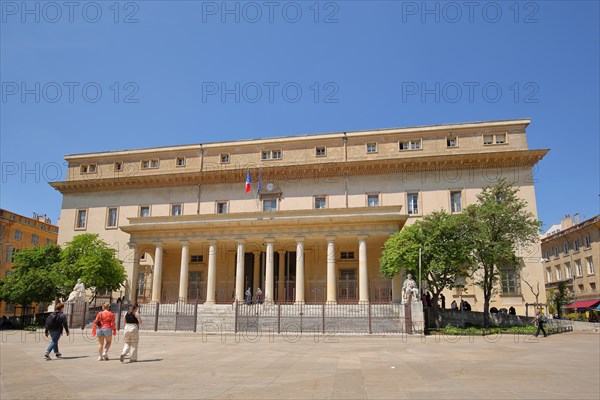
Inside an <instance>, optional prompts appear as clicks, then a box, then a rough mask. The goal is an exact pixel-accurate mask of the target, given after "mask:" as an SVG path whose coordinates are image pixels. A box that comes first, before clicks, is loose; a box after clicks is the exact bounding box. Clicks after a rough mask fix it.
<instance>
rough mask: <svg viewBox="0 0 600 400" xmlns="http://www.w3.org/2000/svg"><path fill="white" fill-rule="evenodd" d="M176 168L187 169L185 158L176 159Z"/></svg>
mask: <svg viewBox="0 0 600 400" xmlns="http://www.w3.org/2000/svg"><path fill="white" fill-rule="evenodd" d="M175 166H177V167H185V157H177V158H176V159H175Z"/></svg>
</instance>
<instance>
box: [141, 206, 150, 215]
mask: <svg viewBox="0 0 600 400" xmlns="http://www.w3.org/2000/svg"><path fill="white" fill-rule="evenodd" d="M149 216H150V206H140V217H149Z"/></svg>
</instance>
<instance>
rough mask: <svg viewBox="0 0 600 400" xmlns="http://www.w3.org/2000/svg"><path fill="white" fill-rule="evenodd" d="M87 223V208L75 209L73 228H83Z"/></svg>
mask: <svg viewBox="0 0 600 400" xmlns="http://www.w3.org/2000/svg"><path fill="white" fill-rule="evenodd" d="M86 224H87V210H77V220H76V221H75V229H85V227H86Z"/></svg>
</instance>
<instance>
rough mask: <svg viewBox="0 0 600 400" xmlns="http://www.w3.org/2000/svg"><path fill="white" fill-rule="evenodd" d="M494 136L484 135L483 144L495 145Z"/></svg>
mask: <svg viewBox="0 0 600 400" xmlns="http://www.w3.org/2000/svg"><path fill="white" fill-rule="evenodd" d="M493 143H494V135H483V144H493Z"/></svg>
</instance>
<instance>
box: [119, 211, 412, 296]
mask: <svg viewBox="0 0 600 400" xmlns="http://www.w3.org/2000/svg"><path fill="white" fill-rule="evenodd" d="M406 219H407V216H406V215H402V214H401V206H388V207H361V208H351V209H347V208H343V209H318V210H294V211H274V212H252V213H239V214H231V215H226V214H225V215H223V214H216V215H180V216H169V217H143V218H130V219H129V225H127V226H123V227H121V229H122V230H123V231H124V232H126V233H128V234H130V235H131V245H132V246H134V247H135V250H136V251H135V253H136V254H138V255H140V256H139V257H136V260H134V274H133V275H134V276H135V277H140V276H143V278H142V279H132V284H133V285H132V286H133V287H132V290H133V293H137V294H138V297H139V300H140V301H161V302H170V301H187V302H194V301H198V302H200V303H207V304H214V303H226V302H232V301H234V300H238V301H244V292H245V291H246V290H247V289H248V288H250V290H251V292H252V293H253V294H254V293H255V292H256V290H257V289H258V288H259V287H260V288H261V290H262V291H263V293H264V301H265V302H266V303H295V304H303V303H330V304H335V303H338V302H342V303H344V302H349V303H352V302H355V303H368V302H371V301H376V302H379V301H387V302H389V301H390V300H391V288H392V285H391V281H389V280H385V279H383V278H381V277H380V276H379V262H378V260H379V257H380V249H381V247H382V246H383V243H384V242H385V240H386V239H387V238H388V237H389V236H390V235H391V234H393V233H394V232H397V231H399V230H400V229H401V228H402V226H403V225H404V223H405V221H406ZM143 254H146V255H149V256H151V257H152V260H151V261H150V260H148V259H147V260H146V263H145V264H143V263H142V262H140V259H142V260H143V258H141V256H142V255H143ZM150 282H151V283H150ZM148 288H151V289H150V290H148ZM148 291H149V292H150V293H148Z"/></svg>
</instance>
